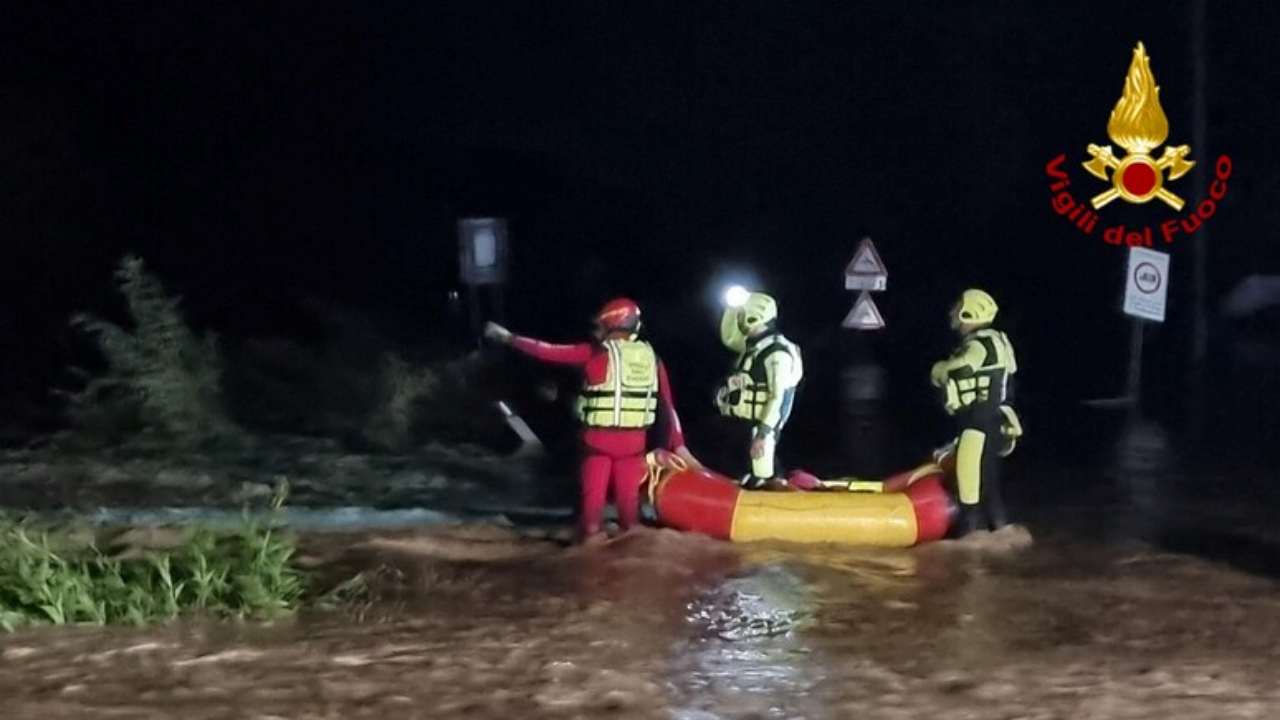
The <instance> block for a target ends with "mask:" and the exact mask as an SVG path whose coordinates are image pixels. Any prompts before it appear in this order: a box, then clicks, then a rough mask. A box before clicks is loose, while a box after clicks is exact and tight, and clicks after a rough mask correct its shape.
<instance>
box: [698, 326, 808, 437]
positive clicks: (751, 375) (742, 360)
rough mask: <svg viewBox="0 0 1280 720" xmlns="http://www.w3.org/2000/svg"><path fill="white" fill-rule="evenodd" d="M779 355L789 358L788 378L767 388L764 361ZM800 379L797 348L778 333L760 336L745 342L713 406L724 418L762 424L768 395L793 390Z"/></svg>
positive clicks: (801, 366)
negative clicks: (773, 386)
mask: <svg viewBox="0 0 1280 720" xmlns="http://www.w3.org/2000/svg"><path fill="white" fill-rule="evenodd" d="M779 352H782V353H787V354H788V355H790V356H791V377H790V378H782V379H781V385H782V386H781V387H778V388H773V389H770V387H769V376H768V371H767V370H766V368H765V360H767V359H768V358H769V356H770V355H773V354H774V353H779ZM803 377H804V366H803V364H802V361H801V358H800V348H799V347H798V346H797V345H796V344H795V343H793V342H791V341H790V340H788V339H787V338H785V337H783V336H782V335H781V334H780V333H771V334H769V335H764V336H762V337H760V339H759V340H757V341H755V342H751V341H748V345H747V348H746V351H745V352H743V353H742V354H741V355H739V356H738V360H737V362H736V363H734V368H733V372H732V373H731V374H730V375H729V377H728V378H726V379H725V381H724V384H723V385H721V387H720V390H719V392H717V393H716V407H717V408H718V409H719V410H720V414H721V415H724V416H726V417H735V418H740V419H742V420H750V421H753V422H759V421H762V420H764V413H765V406H766V405H768V403H769V399H770V397H771V393H772V392H779V393H785V392H786V391H788V390H793V389H794V388H795V387H796V386H797V385H799V384H800V380H801V379H802V378H803ZM789 410H790V408H786V409H784V412H783V415H784V417H783V420H785V419H786V418H785V415H786V414H788V413H789Z"/></svg>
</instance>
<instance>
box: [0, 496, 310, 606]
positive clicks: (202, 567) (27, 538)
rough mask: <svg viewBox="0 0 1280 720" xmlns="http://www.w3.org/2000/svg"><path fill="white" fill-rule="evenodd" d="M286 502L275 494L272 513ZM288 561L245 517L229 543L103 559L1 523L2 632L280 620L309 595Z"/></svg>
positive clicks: (290, 554) (284, 549) (197, 542)
mask: <svg viewBox="0 0 1280 720" xmlns="http://www.w3.org/2000/svg"><path fill="white" fill-rule="evenodd" d="M285 492H286V491H285V490H284V489H281V490H280V491H278V492H277V494H276V498H275V502H274V505H273V507H274V508H275V509H276V510H279V508H280V507H281V506H282V505H283V503H284V495H285ZM295 551H296V548H295V545H294V544H293V542H292V540H291V539H289V538H288V537H287V536H285V535H283V534H281V532H280V530H279V528H278V527H276V526H275V525H274V524H272V523H269V522H268V523H263V522H257V521H253V520H251V519H250V518H249V517H247V516H246V518H245V521H244V523H243V525H242V527H241V528H240V529H239V531H237V532H235V533H230V534H218V533H215V532H214V531H212V530H209V529H205V528H195V529H194V530H192V531H191V532H190V533H189V534H188V536H187V537H186V538H185V540H184V542H183V543H182V544H181V545H180V546H178V547H176V548H174V549H172V550H165V551H146V552H140V553H127V552H126V553H109V552H103V551H102V550H101V549H99V548H98V546H97V544H96V542H91V543H89V544H88V545H87V546H86V545H84V544H80V545H77V544H76V543H74V542H73V541H72V539H71V537H70V535H69V534H68V533H67V532H66V531H62V532H54V533H50V532H49V531H48V530H47V529H40V528H37V527H34V526H33V525H31V524H30V523H28V522H26V521H25V520H15V519H10V518H0V628H3V629H5V630H7V631H13V630H14V629H16V628H18V627H22V626H28V625H42V624H54V625H67V624H74V623H90V624H98V625H106V624H121V623H123V624H132V625H147V624H151V623H156V622H164V621H167V620H171V619H174V618H177V617H179V616H182V615H185V614H191V613H196V614H207V615H212V616H215V617H224V618H271V617H275V616H278V615H280V614H287V613H289V612H292V611H293V610H294V609H296V607H297V605H298V603H299V602H300V600H301V599H302V597H303V594H304V592H305V591H306V578H305V576H304V575H303V573H302V572H301V571H300V570H299V569H298V568H297V567H296V566H295V564H294V563H293V558H294V553H295Z"/></svg>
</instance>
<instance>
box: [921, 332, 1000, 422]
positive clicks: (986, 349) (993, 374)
mask: <svg viewBox="0 0 1280 720" xmlns="http://www.w3.org/2000/svg"><path fill="white" fill-rule="evenodd" d="M1017 372H1018V360H1017V358H1016V357H1015V356H1014V353H1013V344H1012V343H1010V342H1009V338H1008V336H1006V335H1005V334H1004V333H1002V332H1000V331H999V330H996V329H994V328H983V329H981V330H975V331H974V332H972V333H969V334H968V335H966V336H965V338H964V341H963V342H962V343H961V344H960V347H959V349H957V350H956V352H955V354H954V355H952V356H951V357H949V358H947V359H946V360H942V361H940V362H937V363H935V364H934V366H933V371H932V373H931V375H932V380H933V384H934V385H935V386H939V387H942V388H943V389H944V391H945V392H946V399H945V401H944V405H945V407H946V410H947V412H948V413H951V414H955V413H956V412H958V411H959V410H961V409H965V408H970V407H974V406H977V405H988V404H989V405H992V406H999V405H1001V404H1003V403H1004V402H1005V400H1006V398H1007V397H1008V395H1009V379H1010V378H1011V377H1012V376H1013V375H1014V374H1015V373H1017Z"/></svg>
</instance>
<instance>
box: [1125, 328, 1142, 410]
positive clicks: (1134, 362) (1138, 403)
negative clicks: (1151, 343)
mask: <svg viewBox="0 0 1280 720" xmlns="http://www.w3.org/2000/svg"><path fill="white" fill-rule="evenodd" d="M1130 322H1131V323H1132V330H1131V331H1130V334H1129V389H1128V396H1129V416H1130V417H1131V418H1137V417H1139V416H1141V415H1142V331H1143V329H1144V327H1143V322H1144V321H1143V320H1142V319H1141V318H1133V319H1132V320H1130Z"/></svg>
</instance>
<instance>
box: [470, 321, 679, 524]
mask: <svg viewBox="0 0 1280 720" xmlns="http://www.w3.org/2000/svg"><path fill="white" fill-rule="evenodd" d="M640 325H641V323H640V307H639V306H638V305H636V303H634V302H632V301H631V300H628V299H626V298H618V299H615V300H611V301H609V302H608V303H606V304H605V306H604V307H602V308H601V309H600V311H599V312H598V313H596V316H595V331H594V333H593V334H594V336H595V338H594V341H592V342H584V343H577V344H573V345H555V344H552V343H547V342H543V341H541V340H535V339H533V338H528V337H521V336H519V335H514V334H512V333H511V332H510V331H509V330H507V329H506V328H504V327H502V326H501V325H498V324H496V323H489V324H488V325H486V326H485V331H484V334H485V337H487V338H489V339H491V340H494V341H496V342H500V343H503V344H506V345H509V346H511V347H512V348H515V349H516V350H518V351H519V352H521V353H523V354H525V355H528V356H530V357H533V358H536V359H538V360H542V361H543V362H548V363H556V364H560V365H575V366H577V367H580V368H582V371H583V376H584V378H583V380H584V382H583V389H582V393H581V395H580V396H579V397H578V405H577V409H578V418H579V420H580V421H581V422H582V425H583V429H582V445H583V459H582V468H581V481H582V499H581V503H582V504H581V515H580V518H579V525H578V540H579V542H588V541H593V540H599V539H603V535H602V529H601V524H602V522H603V519H604V506H605V502H606V500H607V496H608V491H609V489H610V487H612V490H613V499H614V503H615V504H616V505H617V507H618V522H619V524H620V525H621V526H622V529H623V530H629V529H631V528H632V527H634V526H636V525H637V524H638V523H639V517H640V484H641V483H642V482H643V481H644V478H645V474H646V472H647V470H648V468H647V466H646V464H645V454H646V453H647V452H648V450H649V442H648V431H649V429H650V428H651V427H653V425H654V424H656V423H657V420H658V416H659V413H661V414H662V417H663V419H664V420H665V425H666V427H667V438H666V442H665V443H660V445H661V446H663V447H665V448H668V449H670V450H672V451H674V452H675V453H676V454H677V455H679V456H680V457H682V458H683V459H685V460H686V461H687V462H689V464H691V465H693V466H695V467H699V466H700V465H701V464H700V463H699V462H698V461H697V460H696V459H695V458H694V457H693V455H692V454H691V453H690V452H689V450H688V448H686V447H685V444H684V433H683V431H682V430H681V428H680V418H679V417H678V416H677V415H676V410H675V403H674V400H673V399H672V395H671V383H670V381H669V380H668V379H667V369H666V367H665V365H663V363H662V361H661V360H659V359H658V356H657V354H656V353H655V352H654V350H653V347H652V346H651V345H650V344H649V343H647V342H645V341H644V340H642V339H640V337H639V333H640Z"/></svg>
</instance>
